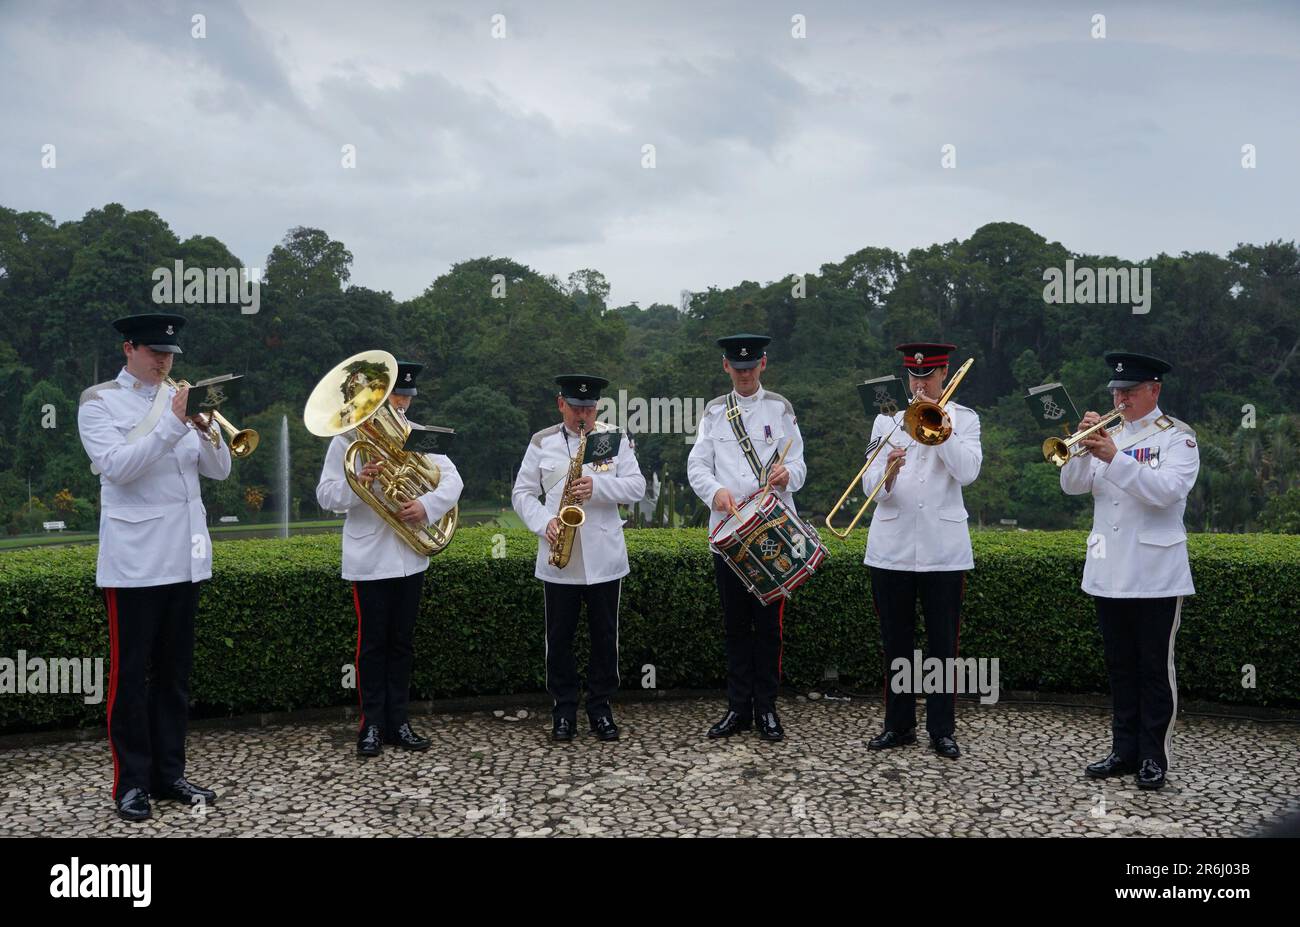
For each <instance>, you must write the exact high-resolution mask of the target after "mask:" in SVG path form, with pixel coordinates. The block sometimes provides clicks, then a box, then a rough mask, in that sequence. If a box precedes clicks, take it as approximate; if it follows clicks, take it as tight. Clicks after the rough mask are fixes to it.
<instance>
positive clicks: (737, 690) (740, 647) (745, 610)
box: [687, 334, 807, 741]
mask: <svg viewBox="0 0 1300 927" xmlns="http://www.w3.org/2000/svg"><path fill="white" fill-rule="evenodd" d="M771 340H772V339H771V338H770V337H768V336H767V335H753V334H740V335H731V336H729V337H726V338H719V339H718V346H719V347H720V348H722V352H723V354H722V369H723V370H724V371H725V372H726V374H727V376H728V377H730V379H731V385H732V389H731V391H730V392H728V393H727V394H725V395H723V396H719V397H717V398H716V399H714V400H712V401H710V402H709V403H708V404H707V405H706V406H705V410H704V415H703V417H702V418H701V419H700V425H699V429H698V432H697V434H696V439H695V446H694V447H692V448H691V453H690V456H689V459H688V463H687V476H688V478H689V480H690V483H691V489H693V490H694V491H695V494H696V495H697V496H699V497H700V499H701V501H703V502H704V503H705V504H706V505H708V506H709V509H710V514H709V530H710V531H712V530H713V529H715V528H716V527H717V526H718V525H719V524H720V523H722V522H723V521H724V520H725V519H726V518H727V517H728V515H729V514H730V513H731V512H733V511H735V510H736V508H737V506H739V505H740V504H741V503H742V502H743V501H744V500H745V498H746V497H747V496H749V495H751V494H752V493H754V492H757V491H758V489H759V488H760V487H761V486H764V485H767V484H770V485H771V486H772V488H773V489H774V490H775V491H776V492H777V494H778V496H779V497H780V499H781V500H782V502H783V503H785V504H786V505H787V506H789V508H790V510H791V511H794V510H795V509H794V493H796V492H798V491H799V488H800V487H802V486H803V484H804V478H805V476H806V474H807V467H806V465H805V463H804V457H803V438H802V437H801V436H800V434H799V426H798V424H797V423H796V420H795V414H794V408H793V407H792V406H791V405H790V402H789V400H787V399H786V398H785V397H784V396H782V395H780V394H779V393H774V392H772V391H771V390H768V389H765V388H764V387H763V385H762V383H761V381H760V379H761V377H762V374H763V372H764V371H765V370H766V369H767V345H768V344H769V343H770V342H771ZM787 445H788V450H786V448H787ZM782 451H785V459H784V461H782V460H781V453H782ZM713 571H714V577H715V580H716V582H717V585H718V594H719V596H720V597H721V601H722V614H723V629H724V639H725V643H726V652H727V710H726V713H725V714H724V715H723V716H722V718H721V720H719V721H718V722H717V723H716V724H714V725H713V726H712V727H710V728H709V731H708V736H709V737H729V736H731V735H732V734H734V733H736V732H737V731H746V730H750V729H751V727H752V726H753V725H754V724H757V725H758V733H759V737H761V738H762V739H763V740H771V741H777V740H781V739H782V738H784V736H785V732H784V730H783V729H782V727H781V720H780V718H779V717H778V715H777V712H776V695H777V689H778V687H779V685H780V681H781V644H782V622H783V620H784V615H785V599H784V598H781V599H780V600H779V601H775V602H772V603H770V604H764V603H763V602H761V601H759V599H758V598H757V597H755V596H754V595H753V594H752V593H751V592H750V591H749V589H748V588H747V587H746V586H745V584H744V582H743V581H742V580H741V579H740V577H739V576H737V575H736V574H735V573H734V572H733V571H732V569H731V567H729V566H728V565H727V563H726V561H725V560H724V558H723V557H722V556H721V555H720V554H717V553H714V555H713Z"/></svg>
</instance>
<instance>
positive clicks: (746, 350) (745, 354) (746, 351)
mask: <svg viewBox="0 0 1300 927" xmlns="http://www.w3.org/2000/svg"><path fill="white" fill-rule="evenodd" d="M740 356H741V357H749V348H741V349H740Z"/></svg>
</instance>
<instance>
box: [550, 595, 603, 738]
mask: <svg viewBox="0 0 1300 927" xmlns="http://www.w3.org/2000/svg"><path fill="white" fill-rule="evenodd" d="M542 586H543V590H544V591H543V593H542V594H543V602H544V607H545V609H546V611H545V613H544V614H545V621H546V691H547V692H549V693H551V698H552V699H554V700H555V702H554V706H553V707H552V709H551V715H552V720H554V721H558V720H559V719H560V718H568V719H569V721H570V722H571V723H574V722H576V721H577V717H578V686H579V682H580V680H579V679H578V661H577V660H576V658H575V657H574V654H573V636H574V635H575V634H576V633H577V631H578V615H579V613H580V612H581V610H582V603H583V602H584V601H585V602H586V603H587V633H588V634H589V635H590V638H591V656H590V657H589V658H588V661H587V719H588V720H589V721H592V722H594V721H595V720H596V719H597V718H599V717H612V711H611V710H610V707H609V699H610V697H611V696H612V695H613V694H614V693H615V692H617V691H618V682H619V678H618V600H619V592H620V590H621V589H622V588H623V580H622V579H611V580H610V581H609V582H605V583H594V584H593V585H590V586H581V585H577V584H573V583H548V582H543V583H542Z"/></svg>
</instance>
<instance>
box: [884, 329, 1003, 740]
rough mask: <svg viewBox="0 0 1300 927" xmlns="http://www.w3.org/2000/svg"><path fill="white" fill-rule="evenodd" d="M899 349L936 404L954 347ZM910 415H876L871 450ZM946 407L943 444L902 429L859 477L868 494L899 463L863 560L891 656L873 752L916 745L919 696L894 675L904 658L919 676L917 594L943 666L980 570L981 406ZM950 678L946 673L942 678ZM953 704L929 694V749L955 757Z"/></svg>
mask: <svg viewBox="0 0 1300 927" xmlns="http://www.w3.org/2000/svg"><path fill="white" fill-rule="evenodd" d="M896 350H898V351H900V352H902V355H903V368H904V370H906V372H907V384H908V392H909V393H910V394H911V395H912V397H913V400H914V401H915V400H916V399H919V398H921V397H922V396H924V397H925V398H926V399H928V400H930V401H931V402H935V401H937V400H938V399H939V397H940V396H941V395H942V393H943V385H944V381H945V380H947V379H948V358H949V356H950V355H951V353H952V352H953V351H955V350H956V345H952V344H940V343H931V342H912V343H908V344H900V345H898V347H897V348H896ZM906 411H907V410H906V409H900V410H898V411H897V412H896V413H894V415H892V416H889V415H878V416H876V421H875V424H874V425H873V426H872V429H871V440H872V442H873V444H874V442H876V441H881V440H885V437H886V435H888V434H890V432H891V431H893V429H894V426H895V424H897V423H898V422H901V421H902V419H903V415H904V413H905V412H906ZM944 411H946V412H947V413H948V418H949V420H950V421H951V422H952V434H951V435H950V436H949V437H948V439H947V440H946V441H944V442H943V443H942V444H936V445H925V444H919V443H915V444H914V443H913V441H912V439H911V438H910V436H908V435H907V434H906V433H905V432H904V431H903V429H902V428H899V429H898V430H897V431H893V438H891V439H890V441H891V443H893V444H895V445H896V446H895V447H893V448H892V449H891V450H890V451H889V452H888V454H885V453H881V454H880V455H878V456H877V457H876V459H875V462H874V463H873V464H872V465H871V467H869V468H868V469H867V472H866V473H864V474H863V475H862V491H863V492H865V493H870V492H871V491H872V490H873V489H875V488H876V486H877V485H878V484H879V483H880V481H881V480H882V479H883V478H884V475H885V471H886V469H887V468H888V467H889V465H890V463H891V462H896V467H897V469H895V470H894V472H893V473H892V475H891V476H890V478H889V479H888V480H886V481H885V485H884V488H883V489H881V490H880V492H879V494H877V496H876V509H875V511H874V512H873V513H872V515H871V528H870V530H869V531H868V532H867V553H866V558H865V561H864V562H865V563H866V565H867V566H869V567H870V568H871V597H872V600H873V605H874V606H875V610H876V615H877V617H878V618H879V620H880V637H881V643H882V645H883V648H884V652H885V726H884V730H883V731H881V733H880V734H878V735H877V736H875V737H873V738H872V739H871V740H870V741H869V742H868V744H867V746H868V747H869V748H870V749H872V750H886V749H889V748H891V747H901V746H903V745H905V744H910V743H915V742H916V693H914V692H910V691H908V692H896V691H894V688H895V687H894V686H893V685H892V684H891V682H892V680H894V679H895V678H903V676H904V674H898V673H896V672H895V671H894V667H895V661H897V660H900V659H901V660H904V661H906V665H908V667H909V671H908V672H907V673H906V674H905V677H906V678H907V679H912V678H914V673H916V672H917V671H915V669H914V668H911V667H910V664H911V662H912V661H913V659H915V652H914V651H915V647H914V645H915V640H916V601H917V599H918V597H919V598H920V600H921V610H922V612H923V613H924V614H925V636H926V642H927V645H928V647H927V650H928V652H927V653H926V655H925V656H926V657H927V658H929V657H936V658H938V659H939V660H942V661H946V660H948V659H950V658H951V659H956V657H957V642H958V639H959V637H960V629H961V606H962V599H963V597H964V596H965V592H966V571H967V570H969V569H971V568H972V567H974V565H975V561H974V557H973V556H972V554H971V544H970V531H969V530H968V528H967V525H966V504H965V502H964V501H963V500H962V494H961V489H962V487H963V486H968V485H970V484H971V483H972V482H974V480H975V477H977V476H979V472H980V464H981V463H982V462H983V459H984V454H983V451H982V450H981V448H980V420H979V416H978V415H976V414H975V412H974V410H972V409H968V408H967V407H966V406H963V405H958V404H957V403H956V402H955V401H953V400H949V401H948V402H947V404H946V405H945V406H944ZM900 436H901V437H900ZM944 665H945V666H948V665H950V664H948V663H946V662H945V663H944ZM951 678H952V677H951V676H949V675H948V674H945V679H951ZM954 688H955V687H954ZM956 707H957V693H956V691H953V692H934V693H927V694H926V696H925V727H926V730H927V731H928V732H929V735H930V746H931V747H932V748H933V750H934V752H935V753H937V754H939V755H940V756H942V757H947V758H948V759H956V758H957V757H959V756H960V755H961V750H960V748H958V746H957V740H956V737H955V728H956Z"/></svg>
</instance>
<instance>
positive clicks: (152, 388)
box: [117, 367, 158, 396]
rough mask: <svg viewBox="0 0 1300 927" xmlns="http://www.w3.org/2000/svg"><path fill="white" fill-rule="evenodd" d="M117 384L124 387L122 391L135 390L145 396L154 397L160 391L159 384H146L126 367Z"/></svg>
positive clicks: (118, 377)
mask: <svg viewBox="0 0 1300 927" xmlns="http://www.w3.org/2000/svg"><path fill="white" fill-rule="evenodd" d="M117 383H118V385H119V386H121V387H122V389H129V390H135V391H137V392H140V393H143V394H144V395H145V396H152V395H153V394H154V393H156V392H157V391H158V385H157V384H150V383H146V382H144V380H141V379H140V378H139V377H137V376H136V375H135V374H133V373H132V372H131V371H129V370H127V369H126V368H125V367H123V368H122V370H121V371H120V372H119V373H118V375H117Z"/></svg>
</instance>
